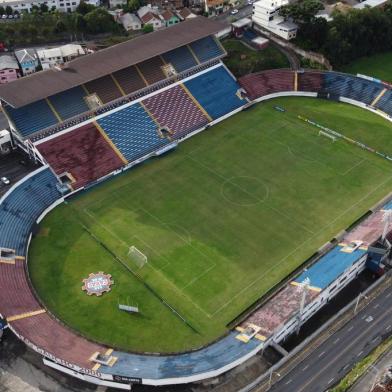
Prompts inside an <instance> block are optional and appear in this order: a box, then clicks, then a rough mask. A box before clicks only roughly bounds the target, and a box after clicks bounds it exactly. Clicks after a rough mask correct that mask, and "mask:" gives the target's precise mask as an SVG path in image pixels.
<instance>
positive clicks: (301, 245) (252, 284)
mask: <svg viewBox="0 0 392 392" xmlns="http://www.w3.org/2000/svg"><path fill="white" fill-rule="evenodd" d="M390 180H392V176H389V177H387V178H386V179H385V180H384V181H382V182H381V183H380V184H379V185H377V186H376V187H374V188H372V190H371V191H370V192H368V193H367V194H365V195H364V196H362V197H361V198H360V199H359V200H358V201H357V202H355V203H354V204H351V205H350V207H349V208H347V209H346V210H344V211H343V212H341V213H340V214H338V215H337V216H336V218H334V219H332V220H331V221H329V222H328V223H327V224H326V225H325V226H323V227H321V228H320V230H318V231H317V232H315V233H314V234H313V235H311V236H310V237H309V238H308V239H306V240H305V241H303V242H302V243H301V244H299V245H298V246H297V247H296V248H295V249H294V250H292V251H291V252H289V253H288V254H287V255H286V256H284V257H283V258H282V259H281V260H279V261H278V262H277V263H273V265H274V267H278V266H279V265H281V264H282V263H284V262H285V261H286V259H287V258H289V257H290V256H291V255H293V254H294V253H295V252H296V251H297V250H298V249H300V248H302V247H303V246H304V245H305V244H306V243H308V242H309V241H311V240H312V239H313V237H315V236H317V235H318V234H320V233H321V232H323V231H324V230H326V229H327V228H328V227H329V226H330V225H332V224H333V223H334V222H336V221H337V220H338V219H340V218H341V217H342V216H343V215H345V214H347V213H348V212H349V211H350V210H352V209H353V208H355V207H356V206H357V205H358V204H359V203H361V202H362V201H363V200H366V199H367V198H368V197H369V196H370V195H371V194H372V193H374V192H375V191H376V190H378V188H380V187H381V186H383V185H384V184H386V183H387V182H388V181H390ZM274 267H271V268H268V269H267V270H266V271H264V273H263V274H261V275H260V276H259V277H257V278H256V279H255V280H254V281H253V282H251V283H250V284H249V285H248V286H246V287H244V288H243V289H242V290H240V291H239V292H237V293H236V294H235V295H234V296H233V297H232V298H231V299H230V300H229V301H227V302H226V303H225V304H223V305H222V306H221V307H220V308H219V309H218V310H216V311H215V312H214V313H212V315H213V316H215V314H216V313H218V312H220V311H221V310H222V309H224V308H225V307H227V306H228V305H230V303H231V302H233V301H234V300H235V299H236V298H237V297H239V296H240V295H242V294H243V293H244V292H245V291H247V290H248V289H250V288H251V287H252V286H254V285H255V284H256V283H257V282H258V281H259V280H260V279H262V278H264V277H265V276H267V274H269V272H270V271H271V270H273V269H274ZM273 287H274V285H272V286H270V288H269V289H267V291H268V290H270V289H272V288H273ZM352 329H353V327H350V329H349V330H348V331H351V330H352Z"/></svg>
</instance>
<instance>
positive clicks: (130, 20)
mask: <svg viewBox="0 0 392 392" xmlns="http://www.w3.org/2000/svg"><path fill="white" fill-rule="evenodd" d="M119 20H120V22H121V24H122V25H123V27H124V29H125V30H127V31H129V30H140V29H141V28H142V22H141V20H140V19H139V18H138V17H137V16H136V15H135V14H130V13H127V14H123V15H121V16H120V17H119Z"/></svg>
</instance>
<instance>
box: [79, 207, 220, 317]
mask: <svg viewBox="0 0 392 392" xmlns="http://www.w3.org/2000/svg"><path fill="white" fill-rule="evenodd" d="M83 211H84V212H85V214H86V215H88V216H89V217H90V218H91V219H93V220H94V221H95V222H96V223H97V224H98V225H99V226H101V227H102V228H103V229H104V230H105V231H107V232H108V233H110V234H111V235H112V236H113V237H114V238H116V239H117V240H118V241H119V242H121V243H122V244H124V245H125V246H126V247H129V246H130V244H127V243H126V242H125V241H124V240H122V239H121V238H120V237H119V236H118V235H117V234H115V233H113V231H111V230H110V229H108V228H107V227H106V226H105V225H104V224H102V223H101V222H100V221H99V220H98V219H97V218H95V216H94V215H93V214H92V213H90V212H89V211H88V210H87V209H84V210H83ZM146 265H147V266H148V267H149V268H152V269H153V270H154V271H155V272H156V273H157V274H159V275H160V276H161V277H162V278H163V279H164V280H166V281H167V282H168V283H170V285H171V286H172V287H173V288H174V290H175V291H177V292H179V293H180V294H181V295H182V296H183V297H185V298H186V299H187V300H188V301H189V302H190V303H192V304H193V305H194V306H195V307H196V308H197V309H199V310H200V311H201V312H202V313H203V314H205V315H206V316H207V317H208V318H212V317H213V315H211V314H210V313H208V312H206V311H205V310H204V309H202V308H201V307H200V306H199V305H198V304H197V303H195V302H194V301H193V300H192V299H191V298H189V296H188V295H186V294H185V293H184V292H183V291H182V290H181V289H180V288H179V287H177V286H176V285H175V284H174V283H173V282H172V281H171V280H170V279H168V278H167V276H165V274H163V273H162V271H159V270H158V269H156V268H154V266H153V265H152V264H151V263H147V264H146Z"/></svg>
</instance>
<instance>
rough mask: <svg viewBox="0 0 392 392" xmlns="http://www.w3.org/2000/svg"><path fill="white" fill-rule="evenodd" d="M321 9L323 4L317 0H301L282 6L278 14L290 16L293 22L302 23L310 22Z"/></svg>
mask: <svg viewBox="0 0 392 392" xmlns="http://www.w3.org/2000/svg"><path fill="white" fill-rule="evenodd" d="M322 9H324V6H323V4H322V3H321V1H319V0H303V1H301V2H298V3H293V4H289V5H285V6H283V7H282V8H281V9H280V11H279V14H280V15H282V16H283V17H285V18H292V19H293V21H294V22H295V23H297V24H299V25H303V24H307V23H310V22H312V21H313V20H314V19H315V16H316V14H317V13H318V12H319V11H321V10H322Z"/></svg>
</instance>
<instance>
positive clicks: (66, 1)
mask: <svg viewBox="0 0 392 392" xmlns="http://www.w3.org/2000/svg"><path fill="white" fill-rule="evenodd" d="M79 3H80V0H0V5H1V6H2V7H4V8H5V7H6V6H7V5H9V6H10V7H11V8H12V9H13V10H14V11H19V12H22V11H27V12H31V9H32V7H33V6H34V5H35V6H37V7H40V6H41V5H42V4H45V5H47V6H48V8H49V9H52V8H55V9H57V10H59V11H61V12H71V11H75V10H76V7H77V6H78V5H79Z"/></svg>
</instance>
